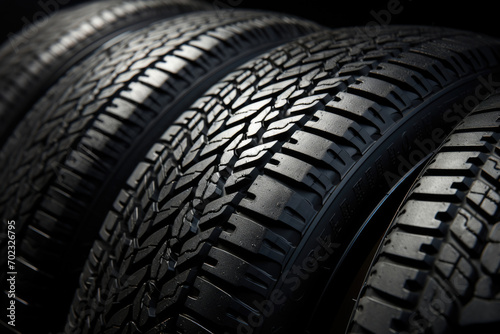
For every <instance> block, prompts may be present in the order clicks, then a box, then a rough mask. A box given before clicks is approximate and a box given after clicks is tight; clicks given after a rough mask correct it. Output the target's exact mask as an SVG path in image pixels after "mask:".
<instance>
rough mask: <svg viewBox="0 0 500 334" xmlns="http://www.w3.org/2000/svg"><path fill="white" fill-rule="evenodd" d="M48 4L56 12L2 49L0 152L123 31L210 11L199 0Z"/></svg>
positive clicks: (10, 40)
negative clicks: (59, 87) (33, 112)
mask: <svg viewBox="0 0 500 334" xmlns="http://www.w3.org/2000/svg"><path fill="white" fill-rule="evenodd" d="M39 3H43V2H41V1H40V2H39ZM44 5H45V6H49V8H50V10H51V11H55V13H54V14H53V15H51V16H50V17H47V18H45V19H44V20H40V21H39V23H38V24H35V25H32V26H30V27H29V28H25V29H23V31H21V32H19V33H17V34H16V35H15V36H9V39H8V40H7V41H6V42H5V43H4V44H3V45H2V47H1V48H0V147H1V145H3V143H4V142H5V140H7V138H8V136H9V135H10V133H11V132H12V130H13V129H14V128H15V126H16V124H17V123H18V122H19V121H20V120H21V119H22V118H23V116H24V115H25V114H26V112H28V110H29V109H30V108H31V107H32V105H33V104H34V103H35V102H36V101H37V100H38V99H39V98H40V97H41V96H42V95H43V94H44V93H45V92H46V91H47V90H48V89H49V87H50V86H51V85H52V83H53V82H55V81H56V80H57V79H58V78H59V77H60V76H62V75H63V74H64V72H65V71H66V70H67V69H68V68H70V67H71V66H72V65H74V64H76V63H77V62H78V61H80V60H81V59H83V58H85V57H86V56H87V55H89V54H90V53H91V52H92V51H93V50H95V49H96V48H98V47H99V46H100V45H101V44H103V43H104V42H106V41H107V40H109V39H111V38H113V37H114V36H116V35H117V34H118V33H119V32H122V31H132V30H134V29H136V28H137V26H140V25H141V24H142V25H143V24H145V23H147V22H151V21H153V20H155V19H156V20H157V19H161V18H165V17H168V16H174V15H177V14H179V13H183V12H187V11H193V10H201V9H208V8H211V6H209V5H208V4H205V3H203V2H198V1H195V0H146V1H142V0H140V1H118V0H104V1H94V2H88V3H85V4H82V5H78V6H75V7H71V8H67V9H63V10H59V11H56V10H57V9H58V4H57V2H52V3H50V2H46V3H45V4H44ZM56 6H57V8H56Z"/></svg>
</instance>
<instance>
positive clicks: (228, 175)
mask: <svg viewBox="0 0 500 334" xmlns="http://www.w3.org/2000/svg"><path fill="white" fill-rule="evenodd" d="M499 50H500V44H499V41H497V40H493V39H490V38H487V37H483V36H478V35H474V34H469V33H464V32H457V31H452V30H444V29H437V28H435V29H434V28H425V27H424V28H422V27H390V28H381V32H380V35H378V36H377V37H376V38H370V37H369V36H366V35H363V34H360V33H359V30H358V29H356V28H349V29H340V30H335V31H324V32H321V33H316V34H312V35H309V36H307V37H304V38H301V39H298V40H296V41H293V42H290V43H288V44H286V45H284V46H282V47H279V48H277V49H275V50H273V51H271V52H269V53H268V54H266V55H263V56H261V57H258V58H256V59H255V60H253V61H250V62H248V63H247V64H245V65H243V66H241V67H240V68H239V69H238V70H236V71H234V72H233V73H232V74H229V75H228V76H227V77H225V78H224V79H223V80H221V81H220V82H219V83H217V84H216V85H214V86H213V87H212V88H211V89H210V90H209V91H208V92H207V93H206V94H205V96H204V97H202V98H200V99H199V100H198V101H197V102H196V103H194V104H193V105H192V106H191V107H190V108H189V109H188V110H187V111H185V113H184V114H183V115H182V116H180V117H179V118H178V119H177V120H176V121H175V123H174V124H173V125H172V126H170V127H169V128H168V130H167V131H166V132H165V133H164V134H163V135H162V136H161V137H159V139H158V140H157V142H156V144H154V145H153V146H152V147H151V149H150V150H149V152H148V153H147V155H146V156H145V157H144V160H143V161H142V162H141V163H139V164H138V165H137V167H136V169H135V171H134V172H133V173H132V174H131V175H130V177H129V179H128V182H127V186H125V187H124V188H123V189H122V191H121V192H120V195H119V196H118V197H117V198H116V200H115V203H114V205H113V208H112V210H111V211H110V212H109V213H108V215H107V217H106V220H105V221H104V223H103V226H102V228H101V232H100V238H99V239H98V240H97V241H96V242H95V244H94V246H93V248H92V250H91V252H90V255H89V259H88V261H87V263H86V265H85V268H84V271H83V273H82V275H81V278H80V288H79V290H78V291H77V293H76V295H75V298H74V301H73V305H72V309H71V312H70V315H69V318H68V323H67V326H66V331H67V332H70V333H84V332H94V333H98V332H99V333H107V332H110V333H111V332H113V333H125V332H129V331H132V332H139V331H140V332H142V333H292V332H293V333H298V332H300V330H301V329H302V328H303V326H305V324H306V323H307V321H305V320H306V319H307V317H308V316H309V315H310V312H311V310H312V309H314V307H313V306H314V304H315V302H316V301H317V299H318V294H317V290H318V289H321V288H322V287H324V281H325V280H328V278H329V276H330V274H331V270H332V268H333V266H334V265H335V263H336V261H338V257H339V256H340V255H341V254H342V253H343V251H344V250H345V248H346V247H347V245H348V244H349V241H350V240H351V239H352V238H353V235H354V234H355V233H356V231H357V229H358V228H359V227H360V224H361V223H362V222H363V221H364V220H365V219H366V218H367V215H368V214H369V213H370V212H371V211H372V210H373V209H374V206H375V205H377V203H378V202H379V201H380V200H381V198H382V197H383V196H384V194H385V193H386V192H387V191H388V189H390V187H391V184H390V183H391V182H386V180H385V176H386V175H385V172H386V171H388V172H391V173H392V174H391V175H396V173H398V167H399V165H398V163H399V160H398V159H397V158H398V156H400V157H402V158H405V159H407V158H408V155H409V154H410V153H411V152H412V150H413V148H414V147H415V145H416V144H415V141H416V140H417V139H420V140H423V139H424V138H432V129H435V128H437V127H441V128H443V129H447V128H448V127H450V128H451V127H452V124H447V122H446V121H445V120H444V119H443V118H444V116H445V115H446V116H447V117H451V116H456V115H455V114H452V113H448V112H447V110H448V108H450V107H451V106H452V104H453V103H457V102H459V101H461V98H462V97H464V96H467V94H470V91H474V88H475V87H476V86H477V85H478V81H477V76H478V75H483V76H486V77H488V76H491V75H492V73H496V74H497V73H498V70H499V68H498V59H499V56H500V54H499ZM492 78H493V77H492ZM456 117H458V116H456ZM450 130H451V129H450ZM443 131H445V130H443ZM440 139H441V140H442V139H444V137H443V138H440ZM436 145H437V144H436ZM401 176H402V175H401ZM401 176H400V177H401ZM394 177H395V178H397V176H394ZM299 301H300V302H299ZM333 302H335V301H333Z"/></svg>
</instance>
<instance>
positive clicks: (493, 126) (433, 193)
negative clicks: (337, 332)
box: [352, 93, 500, 333]
mask: <svg viewBox="0 0 500 334" xmlns="http://www.w3.org/2000/svg"><path fill="white" fill-rule="evenodd" d="M499 142H500V95H499V94H498V93H496V94H494V95H493V96H491V97H489V98H488V99H487V100H485V101H484V102H482V103H481V104H480V105H479V106H478V107H476V108H475V109H474V110H473V112H472V113H471V114H470V115H469V116H467V117H466V118H465V120H464V121H463V122H461V123H460V124H459V125H458V126H457V128H456V129H455V130H454V131H453V133H452V134H451V135H450V136H449V137H448V138H447V140H446V142H445V143H444V145H443V146H442V147H440V149H439V151H438V153H437V154H436V155H435V156H434V158H433V159H432V161H431V162H430V164H429V165H428V166H427V167H426V169H425V170H424V171H423V173H422V175H421V176H420V178H419V180H417V183H416V185H415V186H414V188H413V190H412V191H411V192H410V194H409V195H408V197H407V199H406V204H405V205H404V206H403V207H402V209H401V211H400V212H399V214H398V216H397V218H396V219H395V221H394V223H393V226H392V227H391V230H390V232H389V233H388V235H387V236H386V237H385V239H384V240H383V245H382V246H381V248H380V250H379V253H378V255H377V257H376V261H375V262H374V264H373V266H372V268H371V271H370V273H369V276H368V279H367V282H366V286H365V288H364V289H363V291H362V293H361V295H360V300H359V302H358V305H357V309H356V312H355V314H354V323H353V325H352V332H354V333H473V332H480V333H495V332H498V328H499V325H500V295H499V291H500V282H499V277H500V247H499V246H500V234H499V233H500V224H499V222H498V221H499V218H500V211H499V210H498V207H499V204H500V183H499V180H500V173H499V166H500V155H499Z"/></svg>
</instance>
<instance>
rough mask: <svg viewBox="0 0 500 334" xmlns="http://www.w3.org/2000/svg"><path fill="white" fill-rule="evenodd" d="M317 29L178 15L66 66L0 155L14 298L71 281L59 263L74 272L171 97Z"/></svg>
mask: <svg viewBox="0 0 500 334" xmlns="http://www.w3.org/2000/svg"><path fill="white" fill-rule="evenodd" d="M316 30H318V26H317V25H315V24H313V23H310V22H307V21H303V20H299V19H296V18H292V17H288V16H285V15H275V14H270V13H265V12H259V11H221V10H219V11H217V12H211V11H210V12H200V13H194V14H186V15H184V16H182V17H178V18H173V19H166V20H163V21H159V22H156V23H154V24H152V25H150V26H148V27H146V28H144V29H140V30H138V31H135V32H132V33H129V34H128V35H127V36H126V37H121V38H120V39H121V40H120V42H119V43H115V44H114V45H112V46H111V47H110V48H102V49H99V50H98V52H97V53H96V54H94V55H93V56H92V57H91V58H88V59H87V60H86V61H84V62H82V63H81V64H80V65H78V66H76V67H75V68H73V69H72V70H70V71H69V72H68V73H67V75H65V76H64V77H63V78H62V79H61V80H60V81H59V82H58V83H57V84H56V85H55V86H54V87H53V88H52V89H51V90H50V91H49V92H48V93H47V95H46V96H45V97H44V98H43V99H42V100H40V102H39V103H37V105H36V106H35V107H34V108H33V110H31V111H30V113H29V114H28V115H27V117H26V118H25V119H24V120H23V122H22V123H21V124H20V125H19V127H18V128H17V129H16V134H17V135H16V136H13V137H11V138H9V141H8V142H7V144H6V145H5V147H4V148H3V150H2V153H1V154H2V157H5V166H6V168H4V169H3V170H2V172H1V173H0V179H1V180H2V182H3V184H4V185H5V190H4V192H3V193H2V196H1V197H0V207H1V209H0V215H1V216H2V217H13V218H12V219H16V221H17V222H18V223H19V226H18V230H17V231H16V235H17V241H18V259H20V260H19V262H20V263H22V264H24V266H23V269H22V275H23V277H26V281H25V282H23V283H21V282H19V284H18V295H19V296H20V298H23V299H24V300H27V301H29V304H30V307H38V306H39V304H40V305H44V303H45V302H46V299H47V298H45V297H46V293H43V292H42V293H38V292H36V293H35V291H40V285H41V286H45V287H51V286H54V285H55V284H57V285H59V286H64V284H65V283H64V282H66V281H71V282H73V280H71V279H69V278H67V275H68V274H67V273H68V272H72V271H73V270H74V271H75V272H78V267H80V266H81V265H83V262H84V259H85V256H86V254H87V253H88V249H89V248H90V244H91V242H92V241H93V240H94V238H95V235H96V234H97V231H98V229H99V223H95V224H92V222H93V221H94V222H101V221H102V219H104V217H105V215H106V212H107V210H108V209H109V205H111V203H112V200H113V199H114V198H115V197H116V194H117V193H118V191H119V188H120V187H121V184H122V183H123V182H125V181H126V177H127V176H128V175H129V173H130V172H131V171H132V170H133V168H134V167H135V165H136V163H137V162H138V161H136V159H140V158H141V157H142V155H143V153H142V151H141V145H146V146H149V145H150V144H151V143H152V142H151V143H150V142H149V141H154V140H155V139H156V137H155V133H156V132H158V133H159V134H161V133H162V132H163V131H164V128H162V127H163V126H166V124H168V123H169V122H170V119H169V118H171V117H175V116H176V115H175V113H176V112H177V111H176V110H175V108H178V105H180V106H182V105H183V104H187V105H186V108H187V106H189V104H191V103H192V102H193V101H194V99H195V98H196V97H197V96H198V94H199V95H201V94H202V93H203V91H204V90H205V88H204V85H209V84H210V83H211V82H213V81H215V80H217V76H222V74H221V73H220V72H222V73H223V70H224V69H225V70H230V69H231V66H236V65H232V64H231V60H234V61H240V62H243V61H244V60H245V57H248V56H251V55H252V53H260V52H263V50H266V49H269V48H271V47H272V46H274V45H277V44H281V43H282V42H283V41H285V40H287V39H289V38H291V37H295V36H298V35H301V34H304V33H307V32H311V31H316ZM193 96H194V97H193ZM191 99H192V100H191ZM54 101H57V103H54ZM181 111H182V110H181ZM179 113H180V112H179ZM18 152H19V153H18ZM137 155H139V156H137ZM200 168H203V167H202V166H200ZM128 169H130V170H128ZM196 172H198V171H196V170H193V173H196ZM200 172H201V170H200ZM108 202H109V203H108ZM89 240H90V241H89ZM87 244H88V245H87ZM37 249H43V250H44V251H43V252H38V251H37ZM79 259H81V261H79ZM68 268H73V269H71V270H68ZM20 270H21V269H20ZM72 275H73V276H75V277H74V278H75V280H74V283H75V284H76V279H77V277H76V275H75V273H72ZM20 276H21V274H20ZM23 284H24V285H23ZM70 288H71V286H70V287H68V289H70ZM47 289H48V290H49V291H50V288H47ZM61 289H62V288H61ZM68 291H73V290H68ZM68 295H69V293H68V294H66V297H68ZM69 297H71V296H69ZM69 301H70V300H68V303H69Z"/></svg>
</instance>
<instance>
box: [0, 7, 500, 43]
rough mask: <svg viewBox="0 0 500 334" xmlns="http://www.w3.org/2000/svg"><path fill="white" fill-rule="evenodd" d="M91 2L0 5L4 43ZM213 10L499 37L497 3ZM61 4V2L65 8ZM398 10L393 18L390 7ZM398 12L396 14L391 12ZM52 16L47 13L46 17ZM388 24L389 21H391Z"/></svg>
mask: <svg viewBox="0 0 500 334" xmlns="http://www.w3.org/2000/svg"><path fill="white" fill-rule="evenodd" d="M85 1H87V0H0V26H1V29H0V30H1V31H0V37H1V39H0V41H2V42H3V41H6V40H8V37H9V35H10V34H12V33H16V32H18V31H20V30H22V29H26V26H27V24H28V23H29V22H34V21H36V20H38V19H40V18H43V17H47V14H48V13H50V12H52V11H53V10H54V8H55V7H54V6H53V4H54V3H55V4H56V5H57V7H59V8H64V7H71V6H74V5H77V4H79V3H82V2H85ZM203 1H205V2H207V3H208V4H211V5H213V7H214V8H224V7H227V8H253V9H265V10H272V11H278V12H283V13H289V14H293V15H296V16H300V17H303V18H306V19H309V20H313V21H315V22H318V23H320V24H322V25H325V26H328V27H331V28H336V27H346V26H366V25H367V24H368V25H369V24H373V23H377V19H376V17H377V16H378V17H379V18H378V23H379V24H386V23H388V24H419V25H430V26H445V27H452V28H458V29H464V30H469V31H475V32H479V33H485V34H489V35H493V36H496V37H500V24H499V23H500V12H499V11H497V7H496V6H495V2H486V0H476V1H466V2H464V1H461V2H460V1H456V2H455V1H439V0H434V1H431V0H373V1H370V2H360V1H336V0H299V1H291V0H288V1H273V0H203ZM65 2H67V4H65V5H61V3H65ZM391 5H393V6H394V8H397V13H396V14H390V15H389V16H387V15H385V14H388V12H387V9H388V6H391ZM393 11H394V10H393ZM47 12H48V13H47ZM389 20H390V21H389Z"/></svg>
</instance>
